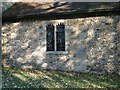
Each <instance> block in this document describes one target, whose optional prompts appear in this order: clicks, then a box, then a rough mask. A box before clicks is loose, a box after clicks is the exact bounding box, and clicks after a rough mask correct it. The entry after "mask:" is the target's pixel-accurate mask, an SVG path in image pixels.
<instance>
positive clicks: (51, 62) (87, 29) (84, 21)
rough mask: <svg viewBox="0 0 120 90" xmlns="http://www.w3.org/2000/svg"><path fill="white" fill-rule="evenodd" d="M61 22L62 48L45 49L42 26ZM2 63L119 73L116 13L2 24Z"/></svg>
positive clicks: (119, 38) (119, 31) (119, 37)
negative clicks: (60, 49)
mask: <svg viewBox="0 0 120 90" xmlns="http://www.w3.org/2000/svg"><path fill="white" fill-rule="evenodd" d="M49 23H52V24H53V25H57V24H59V23H63V24H64V25H65V35H66V38H65V39H66V51H64V52H47V51H46V26H47V25H48V24H49ZM2 58H3V59H2V60H3V66H6V65H10V66H14V67H17V68H31V69H52V70H63V71H76V72H94V73H118V74H120V16H99V17H87V18H77V19H64V20H63V19H60V20H48V21H39V20H37V21H36V20H35V21H23V22H16V23H5V24H3V26H2Z"/></svg>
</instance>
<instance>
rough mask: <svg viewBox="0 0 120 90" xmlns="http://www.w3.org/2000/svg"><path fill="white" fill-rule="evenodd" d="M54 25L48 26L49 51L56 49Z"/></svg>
mask: <svg viewBox="0 0 120 90" xmlns="http://www.w3.org/2000/svg"><path fill="white" fill-rule="evenodd" d="M54 47H55V45H54V26H53V25H48V26H47V51H54V49H55V48H54Z"/></svg>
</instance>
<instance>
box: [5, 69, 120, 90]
mask: <svg viewBox="0 0 120 90" xmlns="http://www.w3.org/2000/svg"><path fill="white" fill-rule="evenodd" d="M119 80H120V76H119V75H114V74H111V75H110V74H109V75H96V74H88V73H86V74H85V73H79V74H77V73H70V72H60V71H37V70H34V71H23V70H19V69H10V68H4V69H3V88H42V89H48V88H51V89H52V88H120V81H119Z"/></svg>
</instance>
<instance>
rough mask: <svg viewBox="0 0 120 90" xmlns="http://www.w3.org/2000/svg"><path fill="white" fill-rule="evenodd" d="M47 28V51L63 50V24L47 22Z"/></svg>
mask: <svg viewBox="0 0 120 90" xmlns="http://www.w3.org/2000/svg"><path fill="white" fill-rule="evenodd" d="M46 30H47V34H46V35H47V51H65V26H64V24H62V23H61V24H58V25H57V26H55V27H54V26H53V25H52V24H49V25H48V26H47V28H46Z"/></svg>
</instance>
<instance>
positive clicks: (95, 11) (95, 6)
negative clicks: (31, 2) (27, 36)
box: [2, 2, 120, 23]
mask: <svg viewBox="0 0 120 90" xmlns="http://www.w3.org/2000/svg"><path fill="white" fill-rule="evenodd" d="M57 4H58V3H57ZM25 5H26V4H21V3H17V4H15V5H13V6H12V7H11V8H10V9H9V10H8V11H6V12H4V13H3V16H2V21H3V23H4V22H17V21H23V20H36V19H37V20H55V19H71V18H84V17H93V16H110V15H120V3H118V2H116V3H80V2H74V3H69V2H65V3H62V4H60V5H61V6H60V5H58V6H57V5H56V6H53V7H50V8H45V9H43V8H38V7H40V6H39V4H37V5H38V6H37V5H36V6H34V8H29V7H27V8H26V7H25ZM41 5H43V4H41ZM48 5H49V4H48ZM75 5H76V6H75ZM18 6H19V7H24V8H22V9H21V8H17V7H18ZM63 6H65V8H61V7H63ZM43 7H44V6H43ZM36 8H38V9H36ZM56 8H57V9H56ZM17 9H18V10H17ZM50 10H53V11H50Z"/></svg>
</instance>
